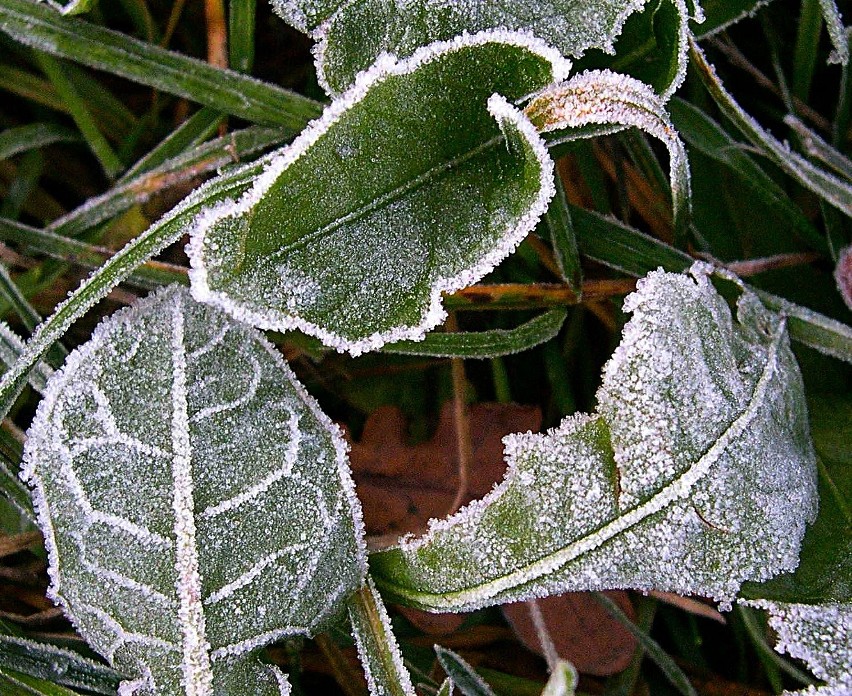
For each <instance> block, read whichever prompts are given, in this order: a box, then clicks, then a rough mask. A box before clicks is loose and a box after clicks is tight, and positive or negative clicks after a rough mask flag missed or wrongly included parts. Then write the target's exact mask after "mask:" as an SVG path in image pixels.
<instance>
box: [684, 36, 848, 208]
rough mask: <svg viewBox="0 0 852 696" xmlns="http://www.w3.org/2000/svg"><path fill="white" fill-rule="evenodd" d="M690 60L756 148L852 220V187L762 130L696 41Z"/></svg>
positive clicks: (722, 108) (733, 121) (713, 95)
mask: <svg viewBox="0 0 852 696" xmlns="http://www.w3.org/2000/svg"><path fill="white" fill-rule="evenodd" d="M690 56H691V58H692V62H693V64H694V65H695V66H696V68H697V69H698V74H699V76H700V77H701V80H702V82H703V83H704V86H705V87H706V88H707V91H708V92H709V93H710V96H712V97H713V100H714V101H715V102H716V105H717V106H718V107H719V109H720V110H721V111H722V113H723V114H725V116H726V117H727V118H728V119H729V120H730V121H731V123H733V124H734V125H735V126H736V127H737V128H738V129H739V130H740V132H742V134H743V135H745V137H746V138H748V139H749V140H750V141H751V143H752V144H753V145H754V146H755V147H757V148H758V149H760V151H761V152H762V153H763V154H765V155H766V156H767V157H768V158H769V159H770V160H772V161H773V162H774V163H775V164H777V165H778V166H779V167H780V168H781V169H783V170H784V171H785V172H787V174H789V175H790V176H791V177H793V178H794V179H795V180H796V181H798V182H799V183H800V184H801V185H802V186H804V187H805V188H807V189H808V190H810V191H812V192H813V193H815V194H816V195H818V196H820V197H821V198H823V199H825V200H826V201H828V202H829V203H831V205H833V206H834V207H836V208H837V209H838V210H840V211H841V212H843V213H845V214H846V215H849V216H852V186H850V184H849V183H848V182H845V181H842V180H841V179H839V178H837V177H836V176H834V175H832V174H830V173H828V172H826V171H823V170H822V169H819V168H818V167H815V166H814V165H813V164H811V163H810V162H809V161H808V160H806V159H805V158H804V157H801V156H800V155H798V154H797V153H795V152H793V151H792V150H790V149H789V148H787V147H785V146H784V145H783V144H782V143H780V142H779V141H778V140H776V139H775V138H774V137H772V136H771V135H770V134H769V133H767V132H766V131H765V130H764V129H763V128H761V126H760V125H759V124H758V123H757V121H755V120H754V119H753V118H752V117H751V116H749V115H748V114H747V113H746V112H745V111H743V109H742V107H741V106H740V105H739V104H737V102H736V101H735V100H734V98H733V97H732V96H731V95H730V94H728V92H727V91H725V88H724V86H723V85H722V83H721V81H720V80H719V78H718V77H717V76H716V71H715V70H714V68H713V66H712V65H710V64H709V63H708V62H707V59H706V58H705V56H704V53H703V51H702V50H701V49H700V48H699V46H698V44H697V43H695V41H694V40H691V42H690Z"/></svg>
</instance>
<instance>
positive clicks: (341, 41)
mask: <svg viewBox="0 0 852 696" xmlns="http://www.w3.org/2000/svg"><path fill="white" fill-rule="evenodd" d="M643 5H644V2H643V1H642V0H626V1H623V0H622V1H617V0H584V1H583V2H574V1H572V0H524V1H523V2H513V3H486V2H475V3H470V2H464V0H418V1H417V2H376V0H355V1H350V2H341V1H340V0H320V1H318V2H316V1H314V0H273V6H274V7H275V9H276V11H277V12H278V13H279V14H280V15H281V16H282V17H283V18H284V20H285V21H287V22H289V23H290V24H292V25H293V26H294V27H296V28H297V29H300V30H301V31H304V32H307V33H309V34H310V35H311V36H312V37H313V38H314V39H316V40H317V41H319V44H318V46H317V47H316V49H315V55H316V59H317V60H316V64H317V75H318V77H319V79H320V83H321V84H322V85H323V87H325V89H326V91H328V92H329V94H338V93H340V92H343V91H344V90H345V89H346V88H347V87H349V86H350V85H351V84H352V83H353V82H354V81H355V76H356V75H357V73H358V72H360V71H362V70H365V69H366V68H368V67H369V66H370V65H372V64H373V62H374V61H375V60H376V59H377V58H378V57H379V55H380V54H382V53H390V54H393V55H396V56H399V57H401V58H405V57H408V56H411V55H413V54H414V53H415V51H416V50H417V49H419V48H421V47H423V46H426V45H428V44H431V43H433V42H435V41H448V40H450V39H452V38H454V37H456V36H459V35H461V34H464V33H475V32H479V31H483V30H492V29H507V30H510V31H524V32H529V33H530V34H533V35H535V36H538V37H540V38H542V39H544V40H545V41H547V42H548V43H550V44H552V45H553V46H555V47H556V48H558V49H559V50H560V51H561V52H562V53H563V54H564V55H569V56H575V57H578V56H580V55H582V54H583V53H584V52H585V51H586V50H588V49H590V48H601V49H603V50H605V51H608V52H612V48H613V41H614V39H615V37H616V36H618V34H619V32H620V31H621V27H622V25H623V24H624V21H625V19H626V18H627V17H628V16H630V15H631V14H632V13H633V12H636V11H637V10H639V9H641V8H642V6H643Z"/></svg>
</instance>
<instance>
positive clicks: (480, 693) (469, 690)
mask: <svg viewBox="0 0 852 696" xmlns="http://www.w3.org/2000/svg"><path fill="white" fill-rule="evenodd" d="M435 654H436V655H437V656H438V662H440V663H441V667H443V668H444V671H445V672H446V673H447V676H448V677H449V678H450V679H452V681H453V684H455V686H457V687H458V690H459V691H461V692H462V694H464V696H494V692H493V691H492V690H491V687H490V686H488V684H486V683H485V681H484V680H483V679H482V677H480V676H479V675H478V674H477V673H476V672H475V671H474V669H473V667H471V666H470V665H469V664H468V663H467V662H466V661H465V660H463V659H462V658H461V656H459V655H458V654H457V653H454V652H453V651H452V650H448V649H447V648H442V647H441V646H440V645H436V646H435Z"/></svg>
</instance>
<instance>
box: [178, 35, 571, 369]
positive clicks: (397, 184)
mask: <svg viewBox="0 0 852 696" xmlns="http://www.w3.org/2000/svg"><path fill="white" fill-rule="evenodd" d="M566 70H567V65H566V64H565V62H564V60H563V59H562V58H561V57H560V56H559V54H558V53H556V52H555V51H554V50H553V49H551V48H549V47H547V46H545V45H544V44H543V43H541V42H540V41H538V40H535V39H531V38H530V37H528V36H527V35H524V34H512V33H508V32H483V33H481V34H477V35H473V36H470V35H468V36H463V37H459V38H458V39H455V40H453V41H450V42H446V43H438V44H433V45H431V46H429V47H427V48H425V49H422V50H420V51H418V52H417V53H416V54H415V55H414V56H412V57H411V58H409V59H407V60H404V61H396V60H395V59H393V58H391V57H388V56H385V57H384V58H382V59H381V60H380V61H379V62H378V63H376V65H374V66H373V68H371V70H370V71H369V73H367V74H364V75H362V76H361V78H359V80H358V82H357V83H356V84H355V85H354V86H353V87H352V89H351V90H350V91H349V92H347V93H346V95H344V96H342V97H340V98H339V99H337V100H336V101H335V102H334V103H333V104H332V105H331V106H330V107H329V108H328V109H327V110H326V112H325V114H324V115H323V117H322V118H321V119H320V120H318V121H316V122H314V123H313V124H312V125H311V126H310V127H309V128H308V129H307V130H306V131H304V132H303V133H302V135H300V136H299V137H298V138H297V139H296V140H295V141H294V142H293V144H292V145H290V146H289V147H287V148H285V149H283V150H281V151H280V152H279V153H278V154H277V155H276V156H275V157H273V159H272V160H271V161H270V162H269V165H268V166H267V168H266V170H265V171H264V172H263V174H262V175H261V176H260V177H259V178H258V180H257V182H256V183H255V185H254V186H253V187H252V188H251V189H250V190H249V191H248V192H247V193H246V194H245V195H244V196H243V197H242V198H241V199H239V200H237V201H235V202H233V201H231V202H224V203H222V204H220V205H218V206H216V207H215V208H212V209H210V210H207V211H206V212H204V213H203V214H202V215H200V216H199V219H198V221H197V222H196V224H195V225H194V228H193V230H192V232H191V234H192V241H191V243H190V245H189V247H188V249H187V251H188V254H189V257H190V261H191V264H192V267H193V270H192V272H191V274H190V277H191V281H192V292H193V295H194V297H195V298H196V299H198V300H200V301H204V302H210V303H212V304H215V305H217V306H220V307H222V308H223V309H225V310H226V311H228V312H230V313H231V314H232V315H233V316H235V317H237V318H238V319H241V320H243V321H247V322H249V323H252V324H254V325H255V326H258V327H262V328H267V329H276V330H288V329H293V328H297V329H299V330H301V331H303V332H305V333H307V334H310V335H312V336H316V337H318V338H319V339H321V340H322V341H323V342H324V343H325V344H326V345H329V346H332V347H334V348H337V349H338V350H341V351H343V350H347V351H349V352H351V353H352V354H353V355H357V354H359V353H362V352H364V351H368V350H375V349H377V348H380V347H381V346H382V345H384V344H385V343H387V342H393V341H399V340H419V339H420V338H422V337H423V336H424V334H425V333H426V331H428V330H429V329H431V328H433V327H434V326H436V325H437V324H439V323H440V322H441V321H442V320H443V319H444V317H445V316H446V313H445V311H444V309H443V307H442V305H441V294H442V293H451V292H454V291H455V290H458V289H460V288H463V287H466V286H468V285H470V284H472V283H474V282H476V281H477V280H479V279H480V278H482V276H484V275H485V274H486V273H488V272H489V271H490V270H491V269H492V268H493V267H494V266H495V265H496V264H497V263H498V262H499V261H501V260H502V259H503V258H504V257H506V256H507V255H508V254H509V253H510V252H511V251H512V250H513V249H514V248H515V246H517V244H518V243H520V241H521V240H522V239H523V238H524V237H525V236H526V234H527V233H528V232H529V231H530V230H531V229H532V228H533V227H534V226H535V224H536V222H537V221H538V218H539V217H540V216H541V215H542V214H543V213H544V212H545V210H546V209H547V204H548V202H549V200H550V198H551V197H552V195H553V190H554V189H553V162H552V160H551V159H550V158H549V157H548V155H547V152H546V150H545V148H544V145H543V143H542V142H541V140H540V139H539V137H538V134H537V133H536V132H535V129H534V128H533V127H532V125H531V124H530V123H529V121H527V119H526V118H525V117H524V116H523V115H522V114H521V113H520V112H519V111H518V110H516V109H515V108H514V107H512V106H511V105H510V104H509V102H508V101H507V99H508V100H514V99H519V98H521V97H523V96H524V95H526V94H528V93H529V92H531V91H533V90H535V89H540V88H541V87H543V86H544V85H546V84H549V83H550V82H552V81H553V80H554V79H558V78H559V77H560V76H564V73H565V71H566ZM501 95H502V96H501Z"/></svg>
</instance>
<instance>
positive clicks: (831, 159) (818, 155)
mask: <svg viewBox="0 0 852 696" xmlns="http://www.w3.org/2000/svg"><path fill="white" fill-rule="evenodd" d="M784 123H786V124H787V125H788V126H790V128H792V129H793V130H794V131H796V135H798V136H799V138H800V139H801V142H802V147H803V148H804V150H805V152H806V153H808V155H810V156H811V157H813V158H814V159H815V160H818V161H819V162H821V163H822V164H825V165H826V166H828V167H830V168H831V169H833V170H834V171H835V172H837V173H838V174H840V175H841V176H843V177H844V178H845V179H846V180H848V181H852V160H850V159H849V158H848V157H846V156H845V155H844V154H843V153H842V152H840V151H839V150H837V149H835V148H833V147H832V146H831V145H829V144H828V143H827V142H825V140H823V139H822V138H820V137H819V136H818V135H817V134H816V133H814V132H813V131H812V130H811V129H810V128H808V127H807V126H806V125H805V124H804V123H802V122H801V121H800V120H799V119H798V118H796V117H795V116H792V115H788V116H785V117H784Z"/></svg>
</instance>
